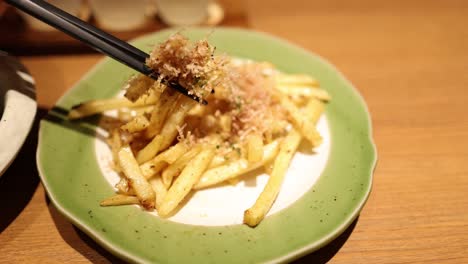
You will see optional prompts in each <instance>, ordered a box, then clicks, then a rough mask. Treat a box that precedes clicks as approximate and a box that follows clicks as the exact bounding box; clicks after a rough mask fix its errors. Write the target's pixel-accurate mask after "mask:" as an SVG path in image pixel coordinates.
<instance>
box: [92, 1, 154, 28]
mask: <svg viewBox="0 0 468 264" xmlns="http://www.w3.org/2000/svg"><path fill="white" fill-rule="evenodd" d="M90 4H91V9H92V11H93V13H94V17H95V18H96V21H97V23H98V25H99V27H100V28H103V29H108V30H113V31H128V30H133V29H136V28H138V27H141V26H143V25H144V24H145V23H146V19H147V17H146V12H147V8H148V4H149V2H148V0H119V1H114V0H90Z"/></svg>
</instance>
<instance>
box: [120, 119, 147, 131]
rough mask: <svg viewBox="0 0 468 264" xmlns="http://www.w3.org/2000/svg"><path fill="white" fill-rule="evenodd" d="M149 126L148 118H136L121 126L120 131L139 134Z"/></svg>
mask: <svg viewBox="0 0 468 264" xmlns="http://www.w3.org/2000/svg"><path fill="white" fill-rule="evenodd" d="M148 126H149V121H148V118H146V116H144V115H140V116H136V117H134V118H133V119H132V120H130V121H129V122H127V123H126V124H125V125H123V126H121V127H120V129H122V130H125V131H127V132H130V133H135V132H139V131H142V130H145V129H146V128H147V127H148Z"/></svg>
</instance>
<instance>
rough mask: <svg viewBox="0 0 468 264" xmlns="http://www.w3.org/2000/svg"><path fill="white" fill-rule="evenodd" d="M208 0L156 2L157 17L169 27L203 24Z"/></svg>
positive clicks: (167, 0)
mask: <svg viewBox="0 0 468 264" xmlns="http://www.w3.org/2000/svg"><path fill="white" fill-rule="evenodd" d="M210 2H211V1H210V0H156V4H157V10H158V16H159V17H160V18H161V20H162V21H163V22H164V23H166V24H167V25H169V26H192V25H201V24H203V23H204V22H205V21H206V20H207V17H208V7H209V4H210Z"/></svg>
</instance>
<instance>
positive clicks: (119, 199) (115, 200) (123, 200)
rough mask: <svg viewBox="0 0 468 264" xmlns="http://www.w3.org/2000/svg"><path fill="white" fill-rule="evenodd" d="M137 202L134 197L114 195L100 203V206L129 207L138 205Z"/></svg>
mask: <svg viewBox="0 0 468 264" xmlns="http://www.w3.org/2000/svg"><path fill="white" fill-rule="evenodd" d="M138 203H139V200H138V197H136V196H129V195H125V194H116V195H113V196H111V197H109V198H106V199H104V200H102V201H101V203H100V205H101V206H115V205H129V204H138Z"/></svg>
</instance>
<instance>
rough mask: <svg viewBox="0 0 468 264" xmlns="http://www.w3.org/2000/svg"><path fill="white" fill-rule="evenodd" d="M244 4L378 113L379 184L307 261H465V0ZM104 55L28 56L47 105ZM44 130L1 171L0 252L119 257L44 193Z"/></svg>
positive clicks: (261, 26) (45, 257)
mask: <svg viewBox="0 0 468 264" xmlns="http://www.w3.org/2000/svg"><path fill="white" fill-rule="evenodd" d="M252 2H254V1H252ZM245 8H246V12H247V17H248V26H249V27H250V28H253V29H257V30H261V31H266V32H269V33H272V34H274V35H277V36H279V37H282V38H285V39H288V40H290V41H292V42H294V43H296V44H298V45H301V46H303V47H305V48H306V49H308V50H311V51H314V52H316V53H318V54H320V55H322V56H323V57H325V58H327V59H329V60H330V61H331V62H332V63H334V64H335V65H336V66H337V67H338V68H339V69H340V70H341V71H342V72H343V73H344V74H345V75H346V76H347V77H348V78H349V79H350V80H351V81H352V82H353V83H354V84H355V85H356V87H357V88H358V90H359V91H360V92H361V93H362V95H363V96H364V98H365V100H366V101H367V104H368V106H369V109H370V112H371V116H372V122H373V133H374V139H375V142H376V144H377V149H378V155H379V161H378V164H377V168H376V170H375V173H374V184H373V190H372V194H371V196H370V198H369V200H368V202H367V204H366V206H365V207H364V210H363V211H362V213H361V214H360V216H359V218H358V220H357V221H355V223H354V224H353V225H352V226H351V227H350V228H349V229H348V230H347V231H346V232H345V233H344V234H343V235H342V236H340V237H339V238H338V239H337V240H335V241H333V242H332V243H331V244H330V245H329V246H327V247H325V248H323V249H321V250H319V251H318V252H316V253H313V254H311V255H309V256H306V257H305V258H302V259H300V260H299V262H303V263H306V262H307V263H312V262H313V263H323V262H327V261H330V263H468V111H467V110H466V108H467V107H468V93H467V89H468V1H463V0H460V1H437V0H434V1H422V0H421V1H419V0H414V1H404V0H397V1H371V0H355V1H338V0H332V1H307V0H302V1H300V0H289V1H283V0H275V1H272V0H268V1H255V3H248V4H246V6H245ZM100 58H101V56H98V55H68V56H52V57H50V56H49V57H22V58H21V59H22V61H23V62H24V63H25V64H26V65H27V67H28V68H29V69H30V70H31V72H32V74H33V75H34V77H35V78H36V81H37V89H38V91H37V93H38V94H37V95H38V101H39V104H40V111H39V116H41V115H44V112H45V109H48V108H50V107H51V106H52V105H53V103H54V102H55V101H56V100H57V99H58V98H59V97H60V96H61V95H62V94H63V93H64V92H65V91H66V90H67V89H68V88H69V87H70V86H71V85H72V84H73V83H74V82H76V81H77V80H78V79H79V78H80V76H82V75H83V74H84V73H85V72H86V71H87V70H88V69H89V68H90V67H91V66H92V65H93V64H95V63H96V61H97V60H99V59H100ZM36 134H37V127H36V128H34V129H33V132H32V133H31V135H30V137H29V138H28V140H27V142H26V144H25V146H24V148H23V149H22V151H21V153H20V155H19V157H18V159H17V160H16V161H15V163H14V164H13V166H12V167H11V168H10V169H9V170H8V172H7V173H6V174H5V175H4V176H3V177H2V178H0V199H1V206H0V208H1V210H0V212H1V213H0V231H1V235H0V256H1V258H0V262H5V263H41V262H45V263H54V262H57V263H62V262H72V263H75V262H85V263H86V262H95V263H109V262H113V263H115V262H118V260H117V259H116V258H114V257H113V256H111V255H110V254H109V253H107V252H106V251H105V250H103V249H102V248H100V247H99V246H98V245H97V244H95V243H94V242H93V241H92V240H91V239H90V238H89V237H87V236H86V235H84V234H83V233H81V232H80V231H79V230H78V229H76V228H74V227H73V226H72V225H71V224H70V223H69V222H67V220H66V219H65V218H64V217H62V216H61V215H60V214H59V213H58V212H57V211H56V210H55V209H54V208H53V206H52V205H51V204H50V203H49V201H48V200H47V197H46V195H45V192H44V189H43V187H42V186H41V184H40V183H39V180H38V177H37V171H36V169H35V166H34V165H33V164H34V154H35V153H34V152H35V146H36V144H37V138H36V137H37V136H36ZM25 164H26V165H25Z"/></svg>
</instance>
